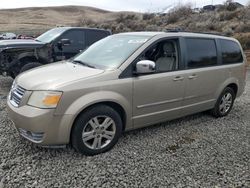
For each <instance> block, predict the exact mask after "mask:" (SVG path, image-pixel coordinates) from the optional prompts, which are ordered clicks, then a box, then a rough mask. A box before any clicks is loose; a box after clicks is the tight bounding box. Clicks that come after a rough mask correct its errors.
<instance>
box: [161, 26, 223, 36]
mask: <svg viewBox="0 0 250 188" xmlns="http://www.w3.org/2000/svg"><path fill="white" fill-rule="evenodd" d="M165 32H183V33H197V34H209V35H217V36H224V37H226V36H227V35H225V34H222V33H219V32H214V33H212V32H199V31H185V30H184V29H182V28H173V29H172V28H170V29H166V30H165Z"/></svg>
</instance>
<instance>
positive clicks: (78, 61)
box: [72, 60, 95, 69]
mask: <svg viewBox="0 0 250 188" xmlns="http://www.w3.org/2000/svg"><path fill="white" fill-rule="evenodd" d="M72 63H79V64H81V65H83V66H86V67H90V68H94V69H95V66H93V65H90V64H88V63H85V62H83V61H80V60H73V61H72Z"/></svg>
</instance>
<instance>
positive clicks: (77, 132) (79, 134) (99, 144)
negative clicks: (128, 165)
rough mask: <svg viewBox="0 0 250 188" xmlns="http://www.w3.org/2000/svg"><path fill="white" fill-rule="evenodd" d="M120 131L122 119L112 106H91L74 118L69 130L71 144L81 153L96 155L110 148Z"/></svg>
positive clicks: (115, 141)
mask: <svg viewBox="0 0 250 188" xmlns="http://www.w3.org/2000/svg"><path fill="white" fill-rule="evenodd" d="M121 133H122V120H121V117H120V115H119V114H118V113H117V112H116V111H115V110H114V109H113V108H111V107H109V106H106V105H98V106H93V107H91V108H89V109H88V110H86V111H85V112H83V113H82V114H80V116H79V117H78V118H77V119H76V121H75V123H74V126H73V128H72V131H71V144H72V146H73V148H74V149H75V150H76V151H78V152H80V153H82V154H85V155H97V154H100V153H103V152H106V151H108V150H110V149H112V148H113V146H114V145H115V144H116V143H117V141H118V139H119V137H120V136H121Z"/></svg>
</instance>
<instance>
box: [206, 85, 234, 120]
mask: <svg viewBox="0 0 250 188" xmlns="http://www.w3.org/2000/svg"><path fill="white" fill-rule="evenodd" d="M235 97H236V94H235V92H234V90H233V89H232V88H230V87H226V88H225V89H224V90H223V92H222V93H221V94H220V96H219V98H218V100H217V102H216V104H215V107H214V108H213V109H212V110H211V114H212V115H213V116H214V117H217V118H218V117H223V116H227V115H228V114H229V112H230V111H231V110H232V108H233V104H234V100H235Z"/></svg>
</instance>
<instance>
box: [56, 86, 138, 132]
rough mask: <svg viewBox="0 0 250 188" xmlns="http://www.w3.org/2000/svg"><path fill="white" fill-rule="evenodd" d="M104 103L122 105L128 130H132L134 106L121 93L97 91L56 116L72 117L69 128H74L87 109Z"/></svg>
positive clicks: (77, 100)
mask: <svg viewBox="0 0 250 188" xmlns="http://www.w3.org/2000/svg"><path fill="white" fill-rule="evenodd" d="M102 102H114V103H116V104H118V105H120V106H121V107H122V108H123V109H124V111H125V113H126V129H131V128H132V125H133V124H132V106H131V101H129V100H128V99H126V98H125V97H124V96H122V95H121V94H119V93H116V92H112V91H96V92H92V93H89V94H86V95H83V96H82V97H80V98H78V99H76V100H75V101H74V102H73V103H71V104H70V106H69V107H68V108H67V109H66V110H65V112H60V111H59V110H57V111H56V113H55V115H61V114H65V115H72V117H73V119H72V120H71V124H70V125H69V126H71V127H72V125H73V123H74V121H75V118H76V117H77V116H78V115H79V114H80V113H81V112H82V111H83V110H84V109H86V108H88V107H89V106H91V105H94V104H98V103H102Z"/></svg>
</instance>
